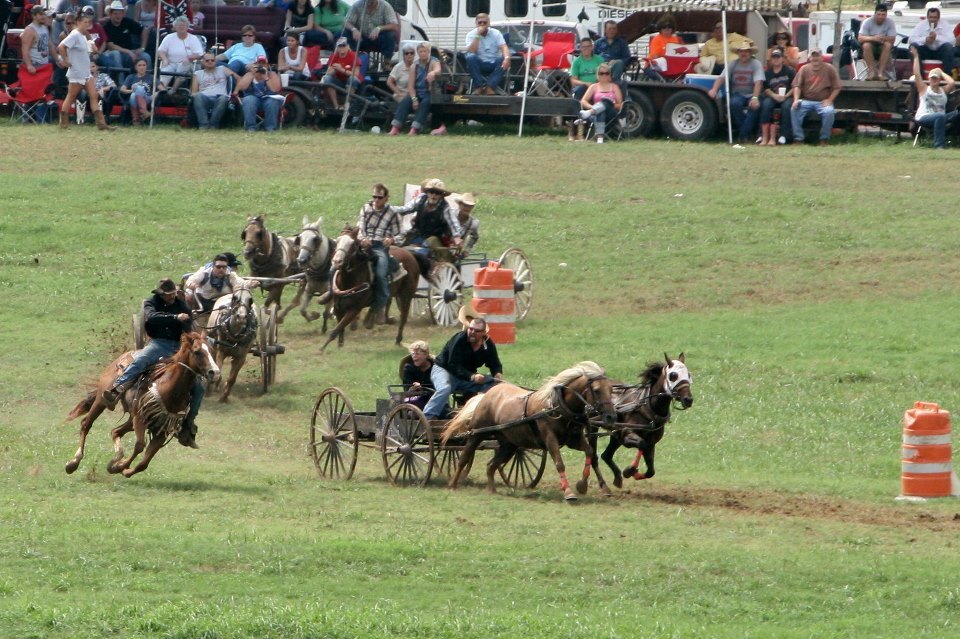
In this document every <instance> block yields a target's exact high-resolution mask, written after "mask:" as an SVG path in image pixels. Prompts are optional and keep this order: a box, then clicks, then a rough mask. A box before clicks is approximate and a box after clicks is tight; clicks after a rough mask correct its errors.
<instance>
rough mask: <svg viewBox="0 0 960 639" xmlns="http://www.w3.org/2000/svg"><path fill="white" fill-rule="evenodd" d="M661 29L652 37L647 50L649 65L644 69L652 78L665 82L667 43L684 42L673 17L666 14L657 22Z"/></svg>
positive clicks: (645, 73)
mask: <svg viewBox="0 0 960 639" xmlns="http://www.w3.org/2000/svg"><path fill="white" fill-rule="evenodd" d="M657 26H658V27H659V29H660V31H659V33H657V35H655V36H653V37H652V38H650V48H649V49H648V51H647V66H646V67H645V68H644V69H643V74H644V75H645V76H647V77H648V78H650V79H651V80H656V81H657V82H663V81H664V79H663V76H662V75H660V72H661V71H666V70H667V60H666V58H665V56H666V55H667V45H668V44H683V40H681V39H680V36H678V35H677V34H676V28H677V27H676V24H674V22H673V18H671V17H670V16H666V17H664V18H662V19H661V20H660V22H659V23H658V24H657Z"/></svg>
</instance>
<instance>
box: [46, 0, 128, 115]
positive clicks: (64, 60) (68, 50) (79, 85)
mask: <svg viewBox="0 0 960 639" xmlns="http://www.w3.org/2000/svg"><path fill="white" fill-rule="evenodd" d="M91 24H93V9H91V8H89V7H85V8H84V9H81V10H80V13H79V14H78V15H77V27H76V29H74V30H73V31H71V32H70V34H69V35H68V36H67V37H65V38H64V39H63V41H62V42H60V46H58V47H57V49H58V51H59V52H60V66H61V67H63V68H65V69H66V70H67V82H68V84H67V96H66V97H65V98H64V99H63V105H62V106H61V107H60V128H61V129H66V128H67V127H69V126H70V109H72V108H73V106H74V105H75V104H76V101H77V96H78V95H80V90H81V89H86V90H87V95H93V94H95V93H96V92H97V91H96V81H95V80H94V78H93V76H92V75H90V48H91V43H90V40H88V39H87V33H89V32H90V25H91ZM91 107H92V108H93V116H94V119H95V120H96V122H97V128H98V129H99V130H101V131H112V130H113V129H114V127H112V126H108V125H107V121H106V119H105V118H104V117H103V111H102V110H100V104H99V102H96V101H95V102H94V103H93V104H92V105H91Z"/></svg>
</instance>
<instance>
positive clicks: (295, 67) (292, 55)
mask: <svg viewBox="0 0 960 639" xmlns="http://www.w3.org/2000/svg"><path fill="white" fill-rule="evenodd" d="M286 40H287V46H285V47H284V48H283V49H280V54H279V55H278V56H277V72H278V73H289V74H290V79H291V80H309V79H310V67H308V66H307V50H306V48H305V47H301V46H300V38H299V37H298V36H297V34H295V33H288V34H287V37H286Z"/></svg>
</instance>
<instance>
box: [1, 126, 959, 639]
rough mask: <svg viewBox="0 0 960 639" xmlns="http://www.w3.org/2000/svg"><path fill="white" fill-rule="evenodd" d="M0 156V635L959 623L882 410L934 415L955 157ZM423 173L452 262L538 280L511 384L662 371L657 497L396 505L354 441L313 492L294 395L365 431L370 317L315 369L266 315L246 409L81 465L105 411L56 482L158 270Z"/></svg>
mask: <svg viewBox="0 0 960 639" xmlns="http://www.w3.org/2000/svg"><path fill="white" fill-rule="evenodd" d="M0 139H2V140H3V145H4V148H5V149H6V151H7V156H8V160H7V162H6V163H5V167H4V170H3V172H2V173H0V291H2V292H3V294H4V295H3V300H4V303H3V311H2V315H0V317H2V322H0V344H2V348H0V415H2V416H3V418H4V419H3V427H2V428H0V471H2V472H0V492H2V494H3V497H2V498H0V530H2V531H3V534H2V535H0V553H2V556H3V558H4V560H3V570H2V571H0V637H4V638H6V637H11V638H17V639H19V638H28V637H114V636H120V635H122V636H126V637H171V638H180V637H182V638H200V637H203V638H211V639H212V638H233V637H258V638H259V637H269V638H274V637H276V638H281V637H283V638H286V637H344V638H347V637H358V636H372V637H457V638H458V639H460V638H472V637H476V638H481V637H482V638H486V637H491V636H503V637H524V638H525V637H635V638H638V639H639V638H646V637H658V638H659V637H696V638H700V637H777V638H779V637H816V638H820V637H903V636H911V637H947V636H956V635H957V634H958V633H960V629H958V624H960V587H958V586H957V580H956V575H957V573H958V571H960V560H958V558H957V533H958V531H960V505H958V504H957V502H956V501H955V500H953V499H949V498H948V499H945V500H939V501H930V502H927V503H924V504H904V503H901V502H895V501H894V497H895V496H896V495H897V494H898V493H899V472H900V468H899V456H900V436H901V428H902V415H903V411H904V410H905V409H907V408H909V407H911V406H912V405H913V402H914V401H917V400H923V401H931V402H938V403H940V404H941V405H942V406H944V407H945V408H947V409H948V410H955V409H956V408H957V406H958V405H960V401H958V400H960V395H958V388H960V371H958V367H957V366H956V358H957V352H958V348H957V342H956V337H955V335H954V332H955V331H954V329H951V328H950V327H951V326H955V325H956V320H955V319H954V318H955V317H956V315H957V314H958V313H960V299H958V296H957V295H956V292H955V290H956V282H957V281H958V275H960V258H958V252H957V238H960V219H958V218H957V216H956V215H954V208H955V204H954V202H956V201H957V199H958V197H960V187H958V186H957V184H958V183H960V164H956V163H954V162H953V158H952V152H949V151H948V152H946V153H934V152H932V151H930V150H928V149H920V148H916V149H914V148H911V147H910V145H909V144H893V143H892V142H891V141H885V142H882V143H881V142H864V143H861V144H843V145H836V146H832V147H830V148H828V149H818V148H814V147H790V148H783V149H744V150H735V149H730V148H729V147H727V146H725V145H721V144H696V145H693V144H682V143H677V142H670V141H663V140H660V141H636V142H629V143H621V144H609V145H604V146H603V147H598V146H597V145H573V144H567V143H566V141H565V140H563V139H560V138H556V137H547V136H544V137H533V138H529V139H523V140H519V139H517V138H515V137H511V136H504V137H485V136H476V135H474V136H464V137H459V136H448V137H447V138H444V139H428V138H423V139H415V140H407V139H403V140H397V139H387V138H385V137H374V136H369V135H353V136H342V137H338V136H335V135H331V134H316V133H308V132H305V131H298V132H282V133H279V134H276V135H273V136H267V135H245V134H242V133H239V132H236V131H229V132H222V133H217V134H210V135H204V134H200V133H196V132H186V131H181V130H178V129H161V130H158V131H130V130H124V131H118V132H116V133H114V134H111V135H110V136H102V135H98V134H97V133H96V132H95V131H92V130H91V128H90V127H86V128H83V129H78V128H76V127H74V128H73V129H71V130H70V131H68V132H66V133H63V134H61V133H59V132H57V131H56V130H55V129H54V128H53V127H43V128H31V127H11V126H8V125H0ZM427 177H440V178H442V179H443V180H445V181H446V183H447V184H448V185H449V186H450V187H452V188H455V189H459V190H471V191H474V192H476V193H477V194H478V195H479V198H480V205H479V207H478V215H479V216H480V218H481V220H482V227H481V230H482V239H481V245H480V248H481V249H482V250H486V251H487V252H488V253H489V254H491V255H494V256H495V255H499V254H500V252H502V251H503V250H504V249H506V248H508V247H509V246H517V247H520V248H522V249H523V250H524V251H525V252H526V253H527V255H528V256H529V257H530V260H531V262H532V264H533V267H534V272H535V278H536V289H535V294H534V302H533V309H532V311H531V314H530V317H529V318H528V319H527V320H526V321H525V322H524V323H523V324H522V325H521V326H520V327H519V329H518V343H517V344H516V345H514V346H504V347H503V348H502V351H501V356H502V359H503V360H504V364H505V368H506V373H507V375H508V377H509V378H511V379H513V380H516V381H518V382H520V383H523V384H525V385H528V386H535V385H539V383H540V381H541V380H542V379H543V378H544V377H546V376H549V375H551V374H553V373H555V372H557V371H559V370H561V369H563V368H566V367H567V366H570V365H571V364H573V363H575V362H577V361H580V360H582V359H594V360H596V361H598V362H600V363H601V364H602V365H604V366H605V367H606V368H607V370H608V372H609V373H610V374H611V375H612V376H615V377H619V378H622V379H628V380H630V379H635V377H636V375H637V374H638V373H639V371H640V370H641V369H642V367H643V365H644V363H645V362H647V361H650V360H654V359H657V358H659V357H662V354H663V352H664V351H667V352H669V353H670V354H671V355H676V354H677V353H679V352H680V351H684V352H685V353H686V359H687V363H688V365H689V367H690V369H691V372H692V373H693V376H694V382H693V391H694V395H695V398H696V401H695V403H694V406H693V408H692V409H691V410H689V411H687V412H682V413H677V414H675V417H674V421H673V422H672V423H671V424H670V425H669V426H668V431H667V435H666V437H665V438H664V440H663V442H661V444H660V446H659V448H658V455H657V462H658V463H657V471H658V472H657V476H656V477H655V478H654V479H652V480H650V481H646V482H633V481H631V482H630V483H629V484H627V485H626V486H625V490H623V491H621V492H620V493H619V494H618V495H617V496H616V497H614V498H610V499H604V498H603V497H601V496H600V495H599V493H598V492H597V491H596V489H595V487H592V490H591V493H590V494H589V495H588V496H587V497H586V498H584V499H581V501H580V502H579V503H578V504H577V505H576V506H574V507H571V506H568V505H566V504H564V503H563V501H562V499H561V495H560V491H559V489H558V481H557V479H556V473H555V472H554V471H553V470H552V469H551V468H549V467H548V469H547V471H546V473H545V474H544V480H543V481H542V482H541V484H540V486H539V487H537V488H536V489H535V490H520V491H512V490H509V489H505V488H502V487H501V488H500V490H499V494H497V495H489V494H487V493H486V492H485V491H484V489H483V486H482V484H481V475H482V465H483V463H482V462H483V461H485V459H481V460H478V463H477V464H475V465H474V469H473V472H472V474H471V476H470V481H468V482H467V484H466V486H464V487H463V488H462V489H461V490H460V491H458V492H450V491H448V490H446V489H444V488H443V487H442V485H441V484H440V483H439V482H436V483H435V484H434V485H432V486H430V487H428V488H426V489H424V490H414V489H407V490H401V489H397V488H392V487H390V486H389V485H388V483H387V481H386V479H385V477H384V472H383V468H382V465H381V463H380V460H379V458H378V456H377V455H376V454H375V453H374V452H373V451H366V450H362V451H361V458H360V462H359V464H358V470H357V474H356V476H355V477H354V479H353V480H352V481H350V482H333V481H327V480H323V479H320V478H319V477H318V476H317V473H316V471H315V470H314V468H313V465H312V462H311V460H310V458H309V457H308V456H307V453H306V443H307V434H308V428H309V419H310V411H311V408H312V406H313V402H314V401H315V399H316V397H317V395H318V394H319V393H320V391H321V390H322V389H323V388H325V387H327V386H332V385H336V386H339V387H341V388H342V389H344V390H345V391H346V392H347V394H348V395H349V396H350V398H351V399H352V401H353V403H354V406H355V407H356V408H357V409H358V410H372V409H373V406H374V402H375V400H376V399H377V398H378V397H382V396H384V395H385V385H386V384H388V383H393V382H394V375H395V374H396V362H397V360H398V359H399V357H400V356H402V355H403V351H402V350H400V349H398V348H396V347H394V346H393V335H394V333H393V329H392V328H390V329H384V328H379V329H375V330H374V331H372V332H370V331H359V332H356V333H350V334H348V335H347V344H346V347H345V348H343V349H336V348H334V347H331V348H330V349H328V351H327V352H326V353H324V354H321V353H320V352H319V346H320V344H321V343H322V336H321V335H320V332H319V325H318V324H317V323H314V324H307V323H305V322H304V321H303V320H302V318H300V317H299V316H295V315H291V316H290V317H289V318H288V321H287V322H286V323H285V324H284V325H283V326H282V327H281V330H280V342H281V343H283V344H284V345H286V347H287V352H286V353H285V354H284V355H282V356H280V358H279V379H278V383H277V384H276V385H275V386H274V387H273V388H271V390H270V392H269V393H268V394H266V395H261V394H260V392H259V390H258V387H259V373H258V371H257V368H256V360H254V361H252V362H251V363H250V365H249V368H248V369H245V370H244V372H243V373H241V381H240V382H239V383H238V385H237V387H236V388H235V390H234V394H233V399H232V401H231V402H230V403H229V404H226V405H223V404H218V403H217V402H216V401H215V398H212V397H211V398H208V401H207V402H206V403H205V405H204V409H203V411H202V413H201V416H200V418H199V420H198V423H199V424H200V433H199V439H198V441H199V444H200V446H201V450H199V451H192V450H187V449H185V448H182V447H179V446H176V445H173V446H169V447H167V448H165V449H164V450H162V451H161V452H160V453H159V454H158V455H157V457H156V459H155V460H154V462H153V464H152V465H151V467H150V469H149V470H148V471H147V472H146V473H144V474H142V475H139V476H137V477H136V478H134V479H130V480H126V479H123V478H122V477H117V476H113V475H108V474H107V473H106V463H107V461H109V459H110V457H111V455H112V447H111V445H110V442H109V429H110V428H111V427H113V425H115V424H116V423H117V419H118V417H117V416H111V415H105V416H104V417H102V418H101V419H100V421H98V423H97V424H96V425H95V426H94V429H93V432H92V434H91V436H90V439H89V440H88V446H87V456H86V458H85V459H84V461H83V465H82V466H81V468H80V470H79V471H78V472H77V473H76V474H74V475H71V476H68V475H66V474H65V473H64V472H63V464H64V462H66V461H67V460H68V459H69V458H70V456H71V455H72V454H73V452H74V450H75V448H76V442H77V440H76V431H77V425H76V423H70V424H64V423H63V419H64V417H65V415H66V414H67V413H68V412H69V410H70V409H71V408H72V407H73V406H74V405H75V404H76V402H77V401H79V400H80V399H81V398H82V396H83V395H84V392H85V388H86V387H87V385H88V384H89V383H90V382H92V381H93V379H94V378H95V377H96V375H97V374H98V373H99V371H100V370H101V368H102V367H103V366H104V365H105V364H106V363H108V362H109V361H111V360H112V358H113V357H114V356H115V355H116V354H117V353H119V352H121V351H122V350H123V349H125V348H128V347H129V346H130V344H131V334H130V315H131V314H132V313H133V312H135V311H136V310H137V309H138V307H139V304H140V301H141V300H142V299H143V298H144V297H145V296H146V295H147V293H148V291H149V290H150V289H151V288H153V287H154V286H155V285H156V282H157V280H158V279H159V278H161V277H165V276H175V277H178V276H179V275H180V274H182V273H185V272H187V271H189V270H192V269H193V268H196V267H197V266H198V265H200V264H203V263H204V262H205V261H207V260H209V259H210V258H211V257H212V256H213V255H214V254H216V253H217V252H219V251H222V250H227V249H230V250H237V249H238V248H239V239H238V236H239V233H240V230H241V228H242V226H243V224H244V222H245V220H246V217H247V216H248V215H253V214H257V213H266V214H267V216H268V217H267V220H268V225H269V226H270V227H271V228H273V229H276V230H278V231H282V232H284V233H286V234H292V233H293V232H295V231H296V230H297V229H298V228H299V224H300V221H301V218H302V217H303V216H305V215H306V216H308V217H309V218H310V219H316V218H317V217H318V216H320V215H322V216H323V217H324V220H325V225H326V228H327V230H329V231H333V230H335V229H338V228H339V227H340V226H341V225H342V224H343V223H344V222H346V221H352V220H353V219H355V216H356V211H357V210H358V209H359V206H360V204H361V203H362V202H363V201H364V198H365V196H366V195H367V194H368V191H367V190H366V189H369V188H370V185H371V184H372V183H373V182H377V181H382V182H384V183H386V184H387V185H389V186H390V188H391V189H393V190H394V192H396V193H399V192H400V191H401V189H402V185H403V184H404V182H417V181H420V180H422V179H424V178H427ZM395 199H396V198H395ZM451 334H452V332H451V331H450V330H449V329H440V328H436V327H432V326H429V325H428V324H427V323H426V322H425V321H423V320H417V321H415V322H413V323H412V324H411V325H409V326H408V329H407V332H406V337H407V339H415V338H423V339H427V340H429V341H430V342H431V344H432V345H433V346H434V348H437V349H438V348H440V347H441V346H442V344H443V343H444V341H445V340H446V339H447V338H448V337H449V336H450V335H451ZM129 445H130V444H129V443H128V446H129ZM626 458H627V454H626V453H624V454H623V456H622V457H621V461H623V460H625V459H626ZM567 459H568V461H569V462H570V464H568V469H570V468H578V467H579V460H578V459H577V456H576V455H574V454H570V455H568V457H567ZM574 474H576V471H575V470H574Z"/></svg>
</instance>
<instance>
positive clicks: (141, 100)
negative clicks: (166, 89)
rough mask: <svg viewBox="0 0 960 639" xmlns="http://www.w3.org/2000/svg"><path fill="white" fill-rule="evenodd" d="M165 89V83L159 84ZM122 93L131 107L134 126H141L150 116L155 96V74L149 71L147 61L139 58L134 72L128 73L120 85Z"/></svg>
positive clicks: (160, 87)
mask: <svg viewBox="0 0 960 639" xmlns="http://www.w3.org/2000/svg"><path fill="white" fill-rule="evenodd" d="M159 89H160V90H161V91H162V90H163V84H162V83H161V84H160V85H159ZM120 94H121V95H122V96H123V98H124V100H126V102H127V106H129V107H130V117H131V118H132V120H133V125H134V126H140V125H141V124H142V123H143V121H144V120H147V119H149V118H150V115H151V108H152V105H151V100H152V97H153V76H152V75H150V74H149V73H147V61H146V60H137V64H136V66H134V72H133V73H131V74H130V75H128V76H127V77H126V78H125V79H124V81H123V85H122V86H121V87H120Z"/></svg>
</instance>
